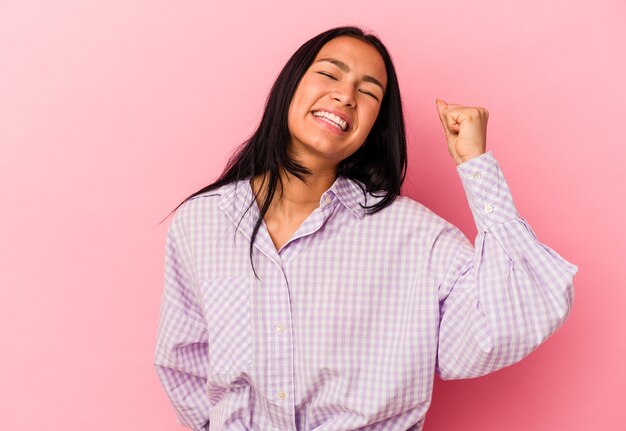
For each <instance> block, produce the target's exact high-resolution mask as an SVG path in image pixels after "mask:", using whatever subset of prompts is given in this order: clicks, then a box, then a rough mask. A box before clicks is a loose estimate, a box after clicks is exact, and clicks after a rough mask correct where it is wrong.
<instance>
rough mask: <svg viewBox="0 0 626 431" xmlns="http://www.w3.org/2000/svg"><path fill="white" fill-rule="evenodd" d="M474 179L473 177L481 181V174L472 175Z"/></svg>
mask: <svg viewBox="0 0 626 431" xmlns="http://www.w3.org/2000/svg"><path fill="white" fill-rule="evenodd" d="M472 177H473V178H474V179H475V180H479V179H480V172H476V173H475V174H474V175H472Z"/></svg>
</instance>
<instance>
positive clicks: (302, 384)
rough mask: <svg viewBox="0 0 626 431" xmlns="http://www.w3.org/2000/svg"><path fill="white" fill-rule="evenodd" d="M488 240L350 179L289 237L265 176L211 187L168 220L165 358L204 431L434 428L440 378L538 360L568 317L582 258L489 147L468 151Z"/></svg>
mask: <svg viewBox="0 0 626 431" xmlns="http://www.w3.org/2000/svg"><path fill="white" fill-rule="evenodd" d="M457 172H458V174H459V176H460V178H461V181H462V183H463V187H464V189H465V192H466V195H467V199H468V201H469V205H470V207H471V210H472V213H473V216H474V220H475V222H476V225H477V227H478V235H477V238H476V242H475V244H474V246H472V244H471V243H470V242H469V241H468V239H467V238H466V237H465V235H464V234H463V233H462V232H461V231H460V230H459V229H458V228H456V227H455V226H454V225H452V224H450V223H449V222H447V221H446V220H444V219H442V218H441V217H439V216H437V215H436V214H435V213H433V212H432V211H430V210H429V209H428V208H426V207H425V206H423V205H421V204H419V203H417V202H415V201H413V200H411V199H409V198H407V197H398V198H397V199H396V200H395V201H394V203H393V204H392V205H390V206H389V207H387V208H385V209H384V210H383V211H381V212H379V213H377V214H373V215H366V214H365V213H364V210H363V209H362V208H361V207H360V206H359V203H360V202H361V203H364V204H367V205H371V204H372V203H374V202H376V201H377V199H380V197H373V196H371V195H368V198H367V201H365V200H364V196H363V192H362V191H361V189H360V188H359V187H358V186H357V185H356V184H355V183H354V182H353V181H352V180H349V179H347V178H345V177H338V178H337V179H336V181H335V183H334V184H333V185H332V187H331V188H330V189H329V190H327V191H326V192H325V193H324V194H323V195H322V197H321V200H320V206H319V208H317V209H316V210H315V211H313V212H312V213H311V214H310V215H309V217H308V218H307V219H306V221H304V223H303V224H302V225H301V226H300V227H299V228H298V230H297V231H296V232H295V233H294V234H293V236H292V237H291V239H290V240H289V241H288V242H287V243H286V244H285V245H284V246H283V247H282V248H281V249H280V250H279V251H277V250H276V248H275V246H274V244H273V242H272V240H271V238H270V236H269V233H268V231H267V229H266V226H265V224H262V226H261V229H260V230H259V233H258V236H257V239H256V242H255V246H254V252H253V259H254V263H255V268H256V270H257V273H258V275H259V277H260V280H258V279H256V278H255V277H254V275H253V273H252V268H251V266H250V261H249V240H250V237H251V234H252V229H253V226H254V221H255V220H256V218H257V216H258V214H259V210H258V207H257V205H256V203H255V204H253V205H252V206H251V207H250V210H249V211H248V212H247V213H246V214H245V216H243V220H242V221H241V223H239V222H240V219H241V217H242V215H243V214H244V212H245V210H246V209H247V208H248V206H249V204H250V203H251V202H252V201H253V199H254V197H253V194H252V189H251V187H250V182H249V181H248V180H243V181H239V182H237V183H231V184H228V185H225V186H223V187H221V188H219V189H217V190H214V191H212V192H207V193H204V194H202V195H199V196H197V197H195V198H193V199H191V200H189V201H187V202H186V203H185V204H183V205H182V206H181V207H180V208H179V209H178V211H177V212H176V213H175V215H174V217H173V219H172V222H171V224H170V227H169V229H168V233H167V245H166V255H165V287H164V291H163V296H162V300H161V310H160V322H159V327H158V334H157V344H156V352H155V366H156V371H157V373H158V376H159V378H160V380H161V383H162V385H163V387H164V389H165V392H166V394H167V396H168V397H169V399H170V401H171V403H172V405H173V406H174V408H175V411H176V416H177V420H178V422H179V423H180V424H182V425H184V426H186V427H189V428H191V429H193V430H229V431H230V430H262V431H266V430H319V431H322V430H356V429H359V430H368V431H374V430H400V431H404V430H421V429H422V427H423V424H424V418H425V415H426V411H427V410H428V407H429V405H430V402H431V393H432V387H433V377H434V374H435V373H437V374H438V375H439V376H440V377H441V378H443V379H446V380H447V379H462V378H470V377H478V376H482V375H484V374H487V373H489V372H492V371H495V370H498V369H500V368H502V367H506V366H508V365H511V364H513V363H515V362H517V361H519V360H520V359H522V358H524V357H525V356H526V355H528V354H529V353H530V352H532V351H533V350H534V349H535V348H537V347H538V346H539V345H540V344H541V343H542V342H543V341H544V340H545V339H546V338H547V337H548V336H550V335H551V334H552V333H553V332H554V331H555V330H556V329H557V328H558V327H559V326H560V325H561V324H562V323H563V322H564V320H565V318H566V316H567V315H568V313H569V310H570V308H571V306H572V301H573V294H574V291H573V277H574V275H575V274H576V272H577V271H578V267H577V266H576V265H573V264H572V263H569V262H568V261H566V260H564V259H563V258H562V257H561V256H560V255H559V254H557V253H556V252H555V251H554V250H552V249H551V248H549V247H548V246H546V245H544V244H542V243H540V242H539V240H538V239H537V237H536V236H535V234H534V232H533V231H532V229H531V228H530V226H529V225H528V223H527V222H526V221H525V220H524V219H523V218H521V217H520V215H519V214H518V212H517V210H516V208H515V206H514V203H513V199H512V197H511V194H510V191H509V187H508V185H507V183H506V181H505V179H504V176H503V175H502V172H501V170H500V168H499V165H498V163H497V161H496V159H495V158H494V156H493V154H492V152H491V151H489V152H487V153H485V154H483V155H481V156H479V157H475V158H473V159H471V160H469V161H467V162H465V163H462V164H460V165H458V166H457Z"/></svg>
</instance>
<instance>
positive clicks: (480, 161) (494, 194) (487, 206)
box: [456, 151, 520, 232]
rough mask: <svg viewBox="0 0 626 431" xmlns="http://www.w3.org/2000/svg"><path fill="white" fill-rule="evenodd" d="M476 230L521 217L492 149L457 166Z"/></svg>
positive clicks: (483, 230)
mask: <svg viewBox="0 0 626 431" xmlns="http://www.w3.org/2000/svg"><path fill="white" fill-rule="evenodd" d="M456 169H457V172H458V174H459V176H460V177H461V182H462V184H463V188H464V189H465V194H466V196H467V201H468V202H469V205H470V208H471V210H472V214H473V215H474V221H475V222H476V227H477V228H478V231H479V232H486V231H488V230H489V229H490V228H491V227H494V226H497V225H499V224H501V223H504V222H506V221H509V220H512V219H516V218H520V215H519V213H518V212H517V208H515V204H514V203H513V197H512V196H511V192H510V190H509V186H508V184H507V183H506V180H505V179H504V175H503V174H502V171H501V170H500V166H499V165H498V161H497V160H496V159H495V157H494V156H493V153H492V152H491V151H487V152H486V153H483V154H481V155H480V156H477V157H474V158H472V159H470V160H468V161H466V162H463V163H461V164H459V165H457V167H456Z"/></svg>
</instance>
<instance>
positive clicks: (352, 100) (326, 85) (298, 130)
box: [288, 36, 387, 169]
mask: <svg viewBox="0 0 626 431" xmlns="http://www.w3.org/2000/svg"><path fill="white" fill-rule="evenodd" d="M386 86H387V72H386V70H385V63H384V61H383V59H382V57H381V55H380V54H379V53H378V51H377V50H376V48H374V47H373V46H371V45H369V44H367V43H366V42H363V41H361V40H359V39H356V38H353V37H349V36H340V37H337V38H335V39H332V40H331V41H329V42H328V43H326V45H324V46H323V47H322V49H321V50H320V51H319V53H318V54H317V57H316V58H315V60H313V63H312V64H311V66H310V67H309V69H308V70H307V71H306V72H305V74H304V75H303V76H302V79H301V81H300V83H299V85H298V88H297V89H296V91H295V93H294V95H293V98H292V100H291V104H290V106H289V117H288V121H289V132H290V134H291V146H290V151H291V152H292V153H293V154H292V156H294V157H295V159H296V160H297V161H298V162H300V163H302V164H304V165H305V166H306V167H308V168H312V169H316V168H317V169H323V168H333V169H334V168H335V167H336V166H337V164H338V163H339V162H341V161H342V160H343V159H345V158H347V157H349V156H350V155H351V154H353V153H354V152H355V151H356V150H358V149H359V147H360V146H361V145H362V144H363V142H364V141H365V138H367V135H368V134H369V132H370V130H371V128H372V126H373V125H374V122H375V121H376V117H377V116H378V112H379V110H380V104H381V102H382V100H383V95H384V94H385V88H386Z"/></svg>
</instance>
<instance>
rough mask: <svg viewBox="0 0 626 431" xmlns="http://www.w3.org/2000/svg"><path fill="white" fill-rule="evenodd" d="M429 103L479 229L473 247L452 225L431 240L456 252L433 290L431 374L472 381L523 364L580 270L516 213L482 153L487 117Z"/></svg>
mask: <svg viewBox="0 0 626 431" xmlns="http://www.w3.org/2000/svg"><path fill="white" fill-rule="evenodd" d="M435 103H436V105H437V110H438V113H439V119H440V120H441V123H442V125H443V128H444V131H445V133H446V138H447V141H448V151H449V153H450V155H451V156H452V158H453V159H454V161H455V163H456V164H457V172H458V173H459V175H460V177H461V181H462V183H463V187H464V189H465V192H466V195H467V199H468V202H469V204H470V208H471V210H472V214H473V216H474V220H475V222H476V226H477V228H478V236H477V238H476V241H475V244H474V247H472V245H471V244H470V242H469V241H468V240H467V238H466V237H465V236H464V235H463V234H462V233H461V232H460V231H459V230H458V229H457V228H456V227H454V226H452V225H449V226H448V227H447V228H446V229H444V230H442V232H441V233H440V235H439V236H438V238H437V242H436V243H437V247H438V248H439V249H440V250H455V252H454V253H453V258H452V259H450V260H449V261H448V262H446V264H445V267H446V268H447V270H446V271H445V273H444V275H443V276H442V278H441V279H440V280H439V282H438V294H439V304H440V316H439V317H440V324H439V341H438V352H437V364H436V372H437V374H438V375H439V376H440V377H441V378H442V379H446V380H447V379H461V378H470V377H478V376H481V375H484V374H487V373H489V372H492V371H495V370H497V369H500V368H503V367H505V366H508V365H511V364H513V363H515V362H517V361H519V360H520V359H522V358H524V357H525V356H526V355H528V354H529V353H530V352H532V351H533V350H534V349H536V348H537V347H538V346H539V345H540V344H541V343H542V342H543V341H544V340H545V339H546V338H548V337H549V336H550V335H551V334H552V333H553V332H554V331H556V329H557V328H558V327H559V326H561V325H562V324H563V322H564V321H565V319H566V317H567V315H568V314H569V312H570V310H571V307H572V303H573V297H574V286H573V278H574V275H575V274H576V273H577V272H578V267H577V266H576V265H574V264H572V263H570V262H568V261H566V260H565V259H563V258H562V257H561V256H560V255H559V254H558V253H556V252H555V251H554V250H552V249H551V248H550V247H548V246H546V245H544V244H542V243H541V242H539V240H538V239H537V236H536V235H535V233H534V232H533V230H532V229H531V228H530V225H529V224H528V223H527V222H526V220H524V219H523V218H521V217H520V215H519V213H518V212H517V209H516V208H515V205H514V203H513V198H512V196H511V193H510V190H509V187H508V184H507V182H506V181H505V179H504V176H503V175H502V172H501V170H500V167H499V165H498V163H497V161H496V159H495V158H494V157H493V154H492V153H491V151H489V152H485V149H486V134H487V120H488V117H489V114H488V112H487V110H486V109H484V108H480V107H467V106H463V105H453V104H450V105H448V104H447V103H446V102H444V101H442V100H435ZM437 255H438V256H442V255H445V253H437Z"/></svg>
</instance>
